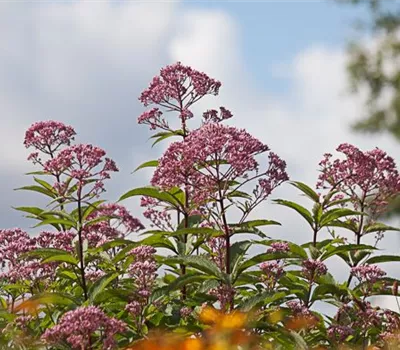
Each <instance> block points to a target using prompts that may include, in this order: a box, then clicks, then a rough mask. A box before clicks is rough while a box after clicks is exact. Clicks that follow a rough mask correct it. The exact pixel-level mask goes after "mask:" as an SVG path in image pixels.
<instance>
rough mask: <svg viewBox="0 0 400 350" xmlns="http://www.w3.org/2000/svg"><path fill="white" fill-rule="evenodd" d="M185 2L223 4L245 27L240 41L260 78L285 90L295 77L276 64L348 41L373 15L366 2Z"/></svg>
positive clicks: (206, 5) (212, 6)
mask: <svg viewBox="0 0 400 350" xmlns="http://www.w3.org/2000/svg"><path fill="white" fill-rule="evenodd" d="M184 7H188V8H205V9H213V10H221V11H224V12H226V13H228V14H230V15H231V16H232V17H233V18H234V19H235V20H236V21H237V22H238V24H239V27H240V32H241V33H240V45H241V48H242V50H243V54H244V56H245V60H246V64H247V67H248V68H249V70H250V72H251V73H252V74H253V76H254V77H255V79H256V81H257V84H260V86H261V87H263V88H265V89H268V90H269V91H271V92H272V93H282V92H283V93H284V92H285V91H287V89H288V88H289V82H287V81H285V79H282V78H276V77H274V76H273V75H271V67H272V66H274V65H275V64H279V63H280V62H282V61H283V62H287V61H290V60H291V58H292V57H293V56H295V55H296V54H297V53H299V52H301V51H303V50H305V49H307V48H308V47H310V46H316V45H322V46H330V47H344V46H345V45H346V43H347V42H348V41H349V40H350V38H352V37H354V35H355V32H354V30H353V25H354V21H355V20H356V19H359V18H364V19H365V18H368V16H369V11H367V7H366V6H363V5H361V6H353V5H351V4H339V3H337V2H336V1H332V0H327V1H322V0H308V1H306V0H304V1H301V0H291V1H290V0H283V1H277V0H275V1H268V0H267V1H263V2H257V1H256V2H252V1H190V0H188V1H184Z"/></svg>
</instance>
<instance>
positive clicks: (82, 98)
mask: <svg viewBox="0 0 400 350" xmlns="http://www.w3.org/2000/svg"><path fill="white" fill-rule="evenodd" d="M357 11H358V12H357ZM357 11H356V10H353V9H351V8H346V9H344V8H343V9H342V8H340V9H339V8H338V5H332V4H326V3H325V4H324V3H323V2H322V1H321V2H318V1H316V2H314V3H313V4H312V3H311V4H310V2H306V1H304V2H297V4H296V3H295V2H280V4H279V5H278V4H277V2H272V1H271V2H268V1H267V2H264V3H250V2H249V3H248V2H243V3H231V2H228V1H220V2H201V1H200V2H194V1H193V2H191V1H185V2H184V1H182V2H178V1H171V2H161V1H160V2H152V1H117V2H115V1H111V0H110V1H83V0H82V1H74V2H56V1H43V2H39V1H37V2H33V1H31V2H1V3H0V50H1V51H0V52H1V54H0V77H1V78H0V118H1V126H0V140H1V142H2V145H1V151H0V192H1V200H0V218H1V219H0V225H1V227H4V228H6V227H15V226H20V227H22V228H24V229H29V228H30V226H31V225H32V222H30V221H28V220H26V219H23V218H22V217H21V215H20V213H18V212H16V211H14V210H12V209H11V208H10V206H19V205H26V206H29V205H34V204H36V203H37V196H35V195H29V194H27V193H25V192H18V191H17V192H15V191H13V188H16V187H19V186H22V185H25V184H29V183H30V179H29V177H26V176H23V175H22V174H23V173H24V172H27V171H31V170H32V169H33V168H32V166H31V165H30V164H29V163H28V162H26V161H25V159H26V156H27V153H28V152H27V151H26V150H25V149H24V147H23V145H22V141H23V137H24V131H25V129H26V128H27V127H29V125H30V124H31V123H33V122H35V121H38V120H48V119H54V120H60V121H63V122H64V123H68V124H71V125H73V126H74V128H75V129H76V131H77V133H78V137H77V141H78V142H84V143H93V144H96V145H98V146H100V147H102V148H104V149H105V150H106V151H107V152H108V155H109V156H110V157H111V158H113V159H115V160H116V162H117V164H118V166H119V168H120V172H119V173H118V174H117V175H115V176H113V179H112V180H111V181H110V182H109V184H108V189H109V191H108V192H107V195H106V196H107V197H108V198H109V199H117V198H118V197H119V195H121V194H122V193H124V192H126V191H127V190H128V189H130V188H133V187H136V186H140V185H145V184H147V182H148V180H149V177H150V172H149V171H143V172H141V173H137V174H135V175H131V174H130V172H131V171H132V170H133V169H134V168H135V167H136V166H137V165H139V164H140V163H142V162H143V161H145V160H149V159H154V158H157V157H159V155H160V154H161V152H162V150H163V148H162V147H158V148H157V147H155V148H154V149H151V143H150V142H149V141H148V137H149V136H150V135H151V134H150V132H149V131H148V130H147V128H146V127H145V126H139V125H137V123H136V119H137V116H138V115H139V114H140V113H141V112H142V111H143V108H142V106H141V105H140V104H139V102H138V100H137V97H138V96H139V94H140V92H141V91H142V90H143V89H144V88H145V87H146V86H147V84H148V82H149V81H150V80H151V78H152V77H153V76H154V75H155V74H157V73H158V71H159V68H160V67H162V66H164V65H166V64H170V63H173V62H176V61H182V63H183V64H185V65H192V66H193V67H194V68H196V69H198V70H202V71H205V72H206V73H208V74H209V75H211V76H212V77H215V78H217V79H219V80H221V81H222V82H223V87H222V89H221V94H220V97H218V98H209V99H206V100H205V101H204V102H202V103H201V105H199V107H198V109H197V112H199V113H200V112H201V111H202V110H205V109H208V108H215V107H218V106H220V105H223V106H226V107H227V108H228V109H230V110H231V111H232V112H233V114H234V116H235V118H234V119H232V120H231V121H230V124H234V125H235V126H238V127H244V128H246V129H247V130H248V131H249V132H251V133H252V134H253V135H255V136H256V137H258V138H260V139H261V140H262V141H263V142H265V143H267V144H268V145H269V146H270V147H271V149H272V150H273V151H274V152H276V153H278V154H279V155H280V156H282V157H283V158H284V159H285V160H286V161H287V163H288V170H289V173H290V176H291V178H292V179H295V180H300V181H305V182H307V183H309V184H313V183H315V180H316V177H317V171H316V169H317V164H318V162H319V160H320V159H321V157H322V154H323V153H325V152H333V150H334V149H335V148H336V147H337V145H338V144H339V143H342V142H349V143H353V144H356V145H358V146H359V147H361V148H363V149H371V148H374V147H376V146H378V147H380V148H382V149H384V150H386V151H387V152H388V153H390V154H391V155H393V156H394V158H395V159H397V161H398V162H399V151H398V149H399V147H398V144H396V143H395V141H393V140H391V139H390V138H389V137H387V136H386V137H384V136H382V137H375V136H374V137H371V136H365V135H355V134H353V133H352V132H351V131H350V130H349V124H350V123H351V121H352V120H354V119H355V118H358V117H360V115H362V103H361V99H360V98H355V97H354V96H349V95H348V90H347V79H346V74H345V63H346V54H345V43H346V42H345V40H344V38H345V37H346V35H347V34H348V32H347V30H345V29H343V28H344V27H346V28H347V26H348V25H349V24H350V19H351V18H352V17H355V16H356V15H358V14H360V13H359V10H357ZM303 26H304V28H303ZM308 26H311V28H308ZM313 26H314V27H313ZM338 33H339V34H340V35H339V34H338ZM371 42H372V41H371ZM273 197H274V198H277V197H283V198H288V199H292V200H301V201H303V200H302V199H301V198H299V197H298V195H297V193H296V191H295V190H294V189H292V188H290V186H288V185H286V186H282V188H280V189H279V190H278V191H277V192H276V193H274V195H273ZM303 202H304V201H303ZM127 205H128V206H129V208H130V209H131V210H132V211H133V213H134V214H135V215H136V216H138V217H141V213H140V208H139V206H138V199H132V200H130V201H128V202H127ZM257 214H258V215H259V217H263V218H273V219H276V220H278V221H281V222H282V223H283V224H284V225H283V227H279V228H274V229H271V230H270V231H268V233H270V234H271V235H272V236H273V237H276V238H279V237H281V238H284V239H288V238H290V239H293V240H294V241H296V242H304V241H305V240H310V239H311V236H310V232H308V231H307V227H306V225H304V223H303V222H302V220H301V219H299V218H298V217H297V216H296V215H294V214H293V213H292V212H290V210H289V209H285V208H281V207H277V206H274V205H272V204H268V205H266V206H263V207H262V208H260V209H259V210H258V212H257ZM395 223H396V222H395ZM383 245H384V249H385V251H384V253H385V254H389V253H398V251H399V246H400V240H399V238H398V236H396V233H388V234H387V238H386V239H385V241H384V244H383ZM335 264H336V263H335ZM333 267H334V269H335V270H336V271H339V270H340V269H341V268H342V266H341V265H335V266H333ZM388 269H389V270H390V272H392V273H396V268H395V266H389V267H388ZM398 277H400V276H398Z"/></svg>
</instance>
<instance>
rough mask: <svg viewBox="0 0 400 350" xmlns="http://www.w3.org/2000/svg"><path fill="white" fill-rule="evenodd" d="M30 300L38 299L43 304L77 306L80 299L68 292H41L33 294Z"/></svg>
mask: <svg viewBox="0 0 400 350" xmlns="http://www.w3.org/2000/svg"><path fill="white" fill-rule="evenodd" d="M29 300H31V301H36V302H38V303H39V304H43V305H48V304H51V305H65V306H76V305H79V304H80V303H79V301H78V300H76V299H75V298H74V297H72V296H71V295H68V294H66V293H58V292H54V293H39V294H35V295H34V296H32V297H31V298H30V299H29Z"/></svg>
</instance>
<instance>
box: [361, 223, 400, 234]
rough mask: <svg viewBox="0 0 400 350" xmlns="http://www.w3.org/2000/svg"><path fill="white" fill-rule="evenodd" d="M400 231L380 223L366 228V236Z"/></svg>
mask: <svg viewBox="0 0 400 350" xmlns="http://www.w3.org/2000/svg"><path fill="white" fill-rule="evenodd" d="M386 231H400V228H397V227H393V226H388V225H385V224H383V223H380V222H376V223H373V224H370V225H368V226H366V227H365V228H364V234H367V233H373V232H386Z"/></svg>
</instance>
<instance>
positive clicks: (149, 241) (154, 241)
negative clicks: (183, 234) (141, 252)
mask: <svg viewBox="0 0 400 350" xmlns="http://www.w3.org/2000/svg"><path fill="white" fill-rule="evenodd" d="M137 244H141V245H151V246H152V247H155V248H166V249H169V250H171V251H173V252H174V253H178V252H177V251H176V248H175V246H174V245H173V244H172V242H171V241H170V240H169V239H168V238H165V237H163V236H158V235H153V236H150V237H147V238H145V239H143V240H141V241H140V242H138V243H137Z"/></svg>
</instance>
